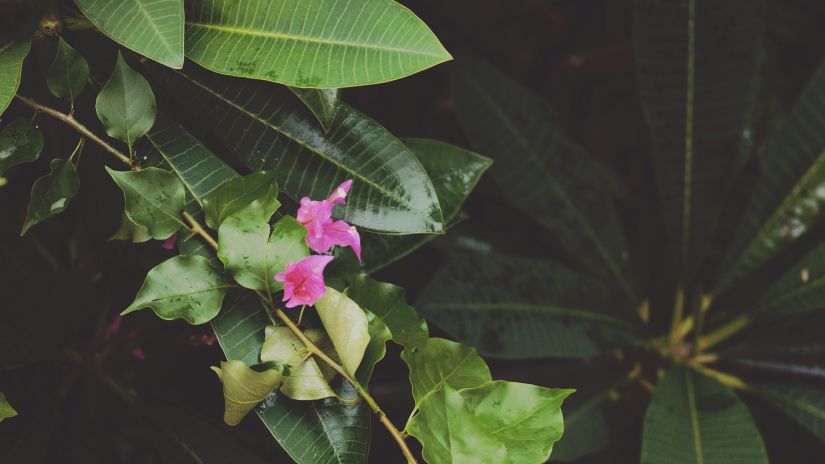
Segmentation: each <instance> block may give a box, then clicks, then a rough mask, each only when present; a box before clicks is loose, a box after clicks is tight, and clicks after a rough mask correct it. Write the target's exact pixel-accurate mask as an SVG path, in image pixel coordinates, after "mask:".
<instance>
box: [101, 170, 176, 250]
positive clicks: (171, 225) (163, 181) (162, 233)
mask: <svg viewBox="0 0 825 464" xmlns="http://www.w3.org/2000/svg"><path fill="white" fill-rule="evenodd" d="M106 170H107V171H108V172H109V175H111V176H112V179H114V180H115V182H116V183H117V185H118V186H119V187H120V189H121V190H123V196H124V198H125V199H126V206H125V210H126V215H127V216H129V219H130V220H131V221H132V222H134V223H135V224H137V225H139V226H143V227H146V228H147V229H149V233H150V234H151V235H152V238H155V239H158V240H163V239H166V238H167V237H169V236H170V235H172V234H174V233H175V232H177V231H178V229H180V228H181V227H186V224H184V223H183V221H182V220H181V219H180V217H181V213H183V208H184V206H185V204H186V191H185V190H184V188H183V184H182V183H181V182H180V180H179V179H178V177H177V176H175V175H174V174H172V173H171V172H169V171H164V170H162V169H158V168H147V169H143V170H141V171H124V172H119V171H113V170H111V169H109V168H106Z"/></svg>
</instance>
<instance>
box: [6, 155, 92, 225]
mask: <svg viewBox="0 0 825 464" xmlns="http://www.w3.org/2000/svg"><path fill="white" fill-rule="evenodd" d="M49 164H50V166H51V171H52V172H51V173H50V174H47V175H45V176H43V177H41V178H39V179H37V180H36V181H34V185H32V194H31V200H30V201H29V211H28V213H26V222H25V223H24V224H23V231H22V232H20V235H24V234H25V233H26V231H27V230H29V228H31V227H32V226H33V225H35V224H39V223H41V222H43V221H45V220H46V219H48V218H50V217H52V216H54V215H57V214H60V213H62V212H63V211H65V210H66V208H68V207H69V203H71V201H72V198H74V196H75V195H76V194H77V191H78V190H79V189H80V177H78V176H77V171H76V170H75V167H74V164H72V162H71V161H68V160H62V159H53V160H51V162H50V163H49Z"/></svg>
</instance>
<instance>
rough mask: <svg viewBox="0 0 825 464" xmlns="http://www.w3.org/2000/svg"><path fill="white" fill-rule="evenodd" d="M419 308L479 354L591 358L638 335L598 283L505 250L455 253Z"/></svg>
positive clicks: (430, 286)
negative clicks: (490, 252)
mask: <svg viewBox="0 0 825 464" xmlns="http://www.w3.org/2000/svg"><path fill="white" fill-rule="evenodd" d="M617 307H618V308H619V309H617ZM418 309H419V311H420V312H421V314H422V315H424V316H425V317H426V318H427V319H428V320H430V321H431V322H433V323H435V324H436V325H438V326H439V327H441V328H443V329H444V330H446V331H447V333H449V334H450V335H452V336H454V337H456V338H457V339H459V340H462V341H465V342H466V343H468V344H470V345H472V346H475V347H476V348H478V349H479V351H480V352H481V353H482V354H484V355H488V356H496V357H502V358H531V357H546V356H560V357H582V358H584V357H591V356H595V355H598V354H601V353H604V352H605V351H608V350H610V349H613V348H616V347H619V346H622V345H624V344H627V343H629V342H632V341H634V340H635V339H636V337H637V336H638V333H637V330H636V328H635V327H636V326H635V325H634V324H633V323H631V322H628V321H627V320H626V319H625V317H627V316H626V315H630V314H631V313H629V312H626V311H622V310H621V304H617V301H616V298H615V297H613V295H612V293H611V291H610V289H608V288H607V287H606V286H604V285H603V284H600V283H599V282H596V281H595V280H593V279H591V278H589V277H587V276H584V275H582V274H579V273H575V272H572V271H570V270H567V269H565V268H563V267H562V266H560V265H558V264H555V263H551V262H547V261H539V260H533V259H527V258H518V257H514V256H507V255H498V254H472V255H471V254H458V255H455V256H454V257H453V258H452V259H451V261H450V263H449V265H448V266H447V268H445V269H444V270H442V271H441V272H440V273H438V274H437V275H436V276H435V277H434V278H433V280H432V282H431V283H430V285H429V286H428V287H427V288H426V289H424V291H423V292H422V294H421V297H420V300H419V304H418ZM629 317H635V316H629Z"/></svg>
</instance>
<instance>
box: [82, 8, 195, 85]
mask: <svg viewBox="0 0 825 464" xmlns="http://www.w3.org/2000/svg"><path fill="white" fill-rule="evenodd" d="M76 3H77V6H78V7H79V8H80V11H82V12H83V15H84V16H86V17H87V18H89V21H91V22H92V24H94V25H95V27H97V28H98V29H100V31H101V32H103V33H104V34H106V35H107V36H109V38H111V39H112V40H114V41H115V42H118V43H119V44H121V45H123V46H125V47H128V48H130V49H132V50H134V51H136V52H138V53H140V54H141V55H143V56H146V57H148V58H151V59H153V60H155V61H157V62H159V63H162V64H165V65H166V66H169V67H172V68H177V69H180V68H181V66H183V0H76Z"/></svg>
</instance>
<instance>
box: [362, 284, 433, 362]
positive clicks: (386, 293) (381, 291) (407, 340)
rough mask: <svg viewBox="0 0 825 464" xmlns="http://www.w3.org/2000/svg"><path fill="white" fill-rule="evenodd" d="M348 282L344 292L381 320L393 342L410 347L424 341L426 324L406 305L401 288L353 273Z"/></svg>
mask: <svg viewBox="0 0 825 464" xmlns="http://www.w3.org/2000/svg"><path fill="white" fill-rule="evenodd" d="M350 281H351V286H350V287H349V288H348V289H347V295H348V296H349V297H350V298H352V299H353V300H354V301H355V302H356V303H358V305H360V306H361V307H362V308H364V309H367V310H369V311H370V312H371V313H372V314H375V316H376V317H378V318H379V319H381V322H383V323H384V324H385V325H386V326H387V328H388V329H389V331H390V333H391V334H392V340H393V341H394V342H396V343H398V344H400V345H404V346H409V347H412V348H416V347H421V346H424V345H425V344H426V343H427V339H428V337H429V331H428V329H427V323H426V322H425V321H424V319H421V318H420V317H419V316H418V314H417V313H416V312H415V309H414V308H413V307H412V306H410V305H409V304H407V299H406V296H405V294H404V289H403V288H401V287H399V286H397V285H392V284H388V283H384V282H378V281H377V280H374V279H372V278H370V277H368V276H367V275H364V274H361V275H357V276H353V277H351V278H350Z"/></svg>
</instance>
